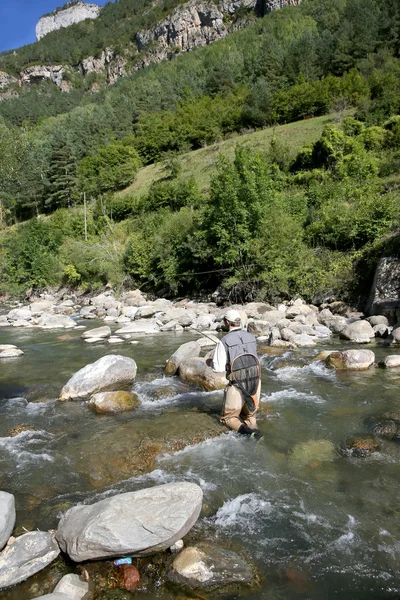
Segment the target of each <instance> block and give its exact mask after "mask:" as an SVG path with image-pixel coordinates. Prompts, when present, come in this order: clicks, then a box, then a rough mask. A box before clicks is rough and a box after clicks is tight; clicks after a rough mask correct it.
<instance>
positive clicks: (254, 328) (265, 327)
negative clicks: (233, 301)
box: [247, 313, 282, 337]
mask: <svg viewBox="0 0 400 600" xmlns="http://www.w3.org/2000/svg"><path fill="white" fill-rule="evenodd" d="M281 317H282V313H281ZM275 325H276V323H272V324H271V323H270V322H269V321H263V320H259V319H257V320H256V321H255V320H254V321H249V325H248V327H247V331H248V332H249V333H252V334H253V335H255V336H256V337H260V336H265V335H266V336H269V335H270V333H271V329H272V327H274V326H275Z"/></svg>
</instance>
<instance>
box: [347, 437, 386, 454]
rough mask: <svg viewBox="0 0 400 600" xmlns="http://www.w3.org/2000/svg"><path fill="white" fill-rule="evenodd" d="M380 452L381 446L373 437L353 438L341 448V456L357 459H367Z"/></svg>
mask: <svg viewBox="0 0 400 600" xmlns="http://www.w3.org/2000/svg"><path fill="white" fill-rule="evenodd" d="M378 450H380V444H379V442H378V441H377V440H376V439H375V438H373V437H352V438H349V439H348V440H346V441H345V443H344V444H343V446H342V447H341V448H339V451H340V453H341V454H344V455H345V456H354V457H357V458H365V457H366V456H369V455H370V454H372V453H373V452H378Z"/></svg>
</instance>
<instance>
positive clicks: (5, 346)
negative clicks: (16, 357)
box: [0, 344, 18, 352]
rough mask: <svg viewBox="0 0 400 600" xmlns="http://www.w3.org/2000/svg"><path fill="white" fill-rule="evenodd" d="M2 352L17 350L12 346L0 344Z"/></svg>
mask: <svg viewBox="0 0 400 600" xmlns="http://www.w3.org/2000/svg"><path fill="white" fill-rule="evenodd" d="M3 350H18V348H17V346H14V344H0V352H3Z"/></svg>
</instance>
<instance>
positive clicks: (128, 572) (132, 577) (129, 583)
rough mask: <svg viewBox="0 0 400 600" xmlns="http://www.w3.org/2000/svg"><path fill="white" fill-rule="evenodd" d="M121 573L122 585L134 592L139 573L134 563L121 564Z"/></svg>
mask: <svg viewBox="0 0 400 600" xmlns="http://www.w3.org/2000/svg"><path fill="white" fill-rule="evenodd" d="M119 569H121V571H122V573H123V580H122V587H123V588H124V589H125V590H127V591H128V592H134V591H135V590H136V588H137V586H138V585H139V581H140V573H139V571H138V570H137V568H136V567H135V566H134V565H121V566H120V567H119Z"/></svg>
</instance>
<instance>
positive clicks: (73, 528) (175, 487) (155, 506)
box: [56, 482, 203, 562]
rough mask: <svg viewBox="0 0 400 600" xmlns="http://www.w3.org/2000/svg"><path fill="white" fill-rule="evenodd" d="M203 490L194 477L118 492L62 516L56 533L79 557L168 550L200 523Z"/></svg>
mask: <svg viewBox="0 0 400 600" xmlns="http://www.w3.org/2000/svg"><path fill="white" fill-rule="evenodd" d="M202 499H203V493H202V490H201V488H200V487H199V486H198V485H196V484H194V483H187V482H182V483H168V484H165V485H160V486H156V487H153V488H146V489H144V490H139V491H137V492H127V493H125V494H118V495H116V496H113V497H111V498H106V499H105V500H101V501H100V502H97V503H96V504H92V505H90V506H85V505H80V506H75V507H73V508H71V509H70V510H68V511H67V512H66V513H65V515H64V516H63V517H62V519H61V521H60V524H59V527H58V530H57V533H56V538H57V540H58V543H59V545H60V547H61V549H62V550H63V552H66V553H67V554H68V555H69V556H70V558H72V560H74V561H75V562H81V561H84V560H94V559H99V558H107V557H110V556H125V555H129V556H143V555H146V554H154V553H156V552H161V551H163V550H166V549H167V548H169V547H170V546H172V544H174V543H175V542H176V541H178V540H180V539H181V538H182V537H183V536H184V535H186V533H187V532H188V531H189V530H190V529H191V528H192V527H193V525H194V524H195V523H196V521H197V519H198V517H199V515H200V511H201V506H202Z"/></svg>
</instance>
